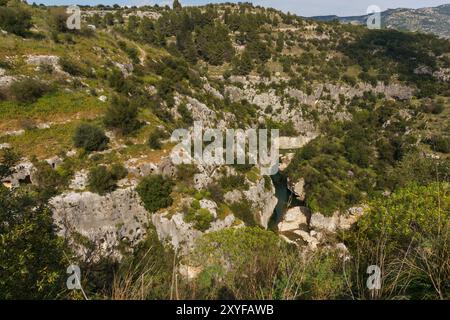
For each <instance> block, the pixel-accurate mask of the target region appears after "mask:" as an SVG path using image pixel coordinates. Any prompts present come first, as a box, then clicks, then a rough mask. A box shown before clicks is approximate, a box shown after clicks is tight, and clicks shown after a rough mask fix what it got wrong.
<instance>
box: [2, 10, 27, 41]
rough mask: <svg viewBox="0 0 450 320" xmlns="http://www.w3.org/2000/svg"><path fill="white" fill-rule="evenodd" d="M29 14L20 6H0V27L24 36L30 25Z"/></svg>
mask: <svg viewBox="0 0 450 320" xmlns="http://www.w3.org/2000/svg"><path fill="white" fill-rule="evenodd" d="M32 25H33V24H32V22H31V14H30V13H29V12H28V11H27V10H25V9H22V8H13V7H0V29H3V30H5V31H7V32H10V33H14V34H16V35H18V36H25V35H26V34H27V33H28V32H29V30H30V28H31V27H32Z"/></svg>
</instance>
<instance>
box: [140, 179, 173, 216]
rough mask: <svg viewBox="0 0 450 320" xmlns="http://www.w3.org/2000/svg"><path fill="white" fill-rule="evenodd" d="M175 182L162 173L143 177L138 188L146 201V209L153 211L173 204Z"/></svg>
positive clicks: (143, 200)
mask: <svg viewBox="0 0 450 320" xmlns="http://www.w3.org/2000/svg"><path fill="white" fill-rule="evenodd" d="M172 187H173V183H172V182H171V181H169V180H167V179H165V178H164V177H163V176H161V175H154V176H148V177H145V178H144V179H142V181H141V182H140V183H139V185H138V186H137V188H136V190H137V192H138V194H139V196H140V197H141V200H142V202H143V203H144V207H145V209H147V211H149V212H151V213H153V212H156V211H158V210H160V209H163V208H167V207H169V206H171V205H172V203H173V199H172V197H171V193H172Z"/></svg>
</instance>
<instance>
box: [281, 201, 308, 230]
mask: <svg viewBox="0 0 450 320" xmlns="http://www.w3.org/2000/svg"><path fill="white" fill-rule="evenodd" d="M308 211H309V210H308V209H307V208H305V207H294V208H291V209H289V210H288V211H287V212H286V214H285V215H284V217H283V220H282V221H281V222H280V223H279V224H278V231H279V232H285V231H292V230H298V229H300V228H302V227H307V225H308V221H307V215H309V212H308Z"/></svg>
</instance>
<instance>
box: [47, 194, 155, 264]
mask: <svg viewBox="0 0 450 320" xmlns="http://www.w3.org/2000/svg"><path fill="white" fill-rule="evenodd" d="M50 204H51V206H52V207H53V219H54V221H55V223H56V225H57V226H58V227H59V228H60V230H59V234H60V235H61V236H64V237H65V238H67V239H69V240H70V241H71V242H72V243H73V244H74V245H75V247H76V248H77V253H78V255H79V256H80V257H83V258H85V259H93V260H97V259H99V258H100V257H102V256H111V257H115V258H120V257H121V253H120V252H119V250H118V247H119V245H120V244H121V243H127V244H129V245H130V246H133V245H134V244H136V243H138V242H139V241H140V240H142V239H143V237H144V236H145V234H146V230H147V224H148V213H147V211H146V210H145V208H144V207H143V206H142V205H141V201H140V198H139V195H138V194H137V193H136V192H135V191H134V190H133V188H127V189H119V190H116V191H114V192H112V193H110V194H107V195H105V196H101V195H98V194H94V193H91V192H82V193H76V192H70V193H65V194H62V195H59V196H56V197H54V198H52V199H51V200H50ZM80 236H81V237H82V238H83V239H86V240H88V242H89V243H92V244H95V245H94V246H93V247H94V248H96V249H95V250H94V251H90V249H89V248H90V246H89V245H87V246H86V245H82V244H81V243H80V242H79V239H80Z"/></svg>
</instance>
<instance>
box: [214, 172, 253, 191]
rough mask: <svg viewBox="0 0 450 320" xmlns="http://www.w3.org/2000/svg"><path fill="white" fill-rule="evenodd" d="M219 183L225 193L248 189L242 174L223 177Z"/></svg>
mask: <svg viewBox="0 0 450 320" xmlns="http://www.w3.org/2000/svg"><path fill="white" fill-rule="evenodd" d="M219 183H220V186H221V187H222V188H223V190H225V191H233V190H235V189H239V190H241V189H248V183H247V181H246V180H245V177H244V176H243V175H242V174H237V175H230V176H224V177H222V178H221V179H220V181H219Z"/></svg>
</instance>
